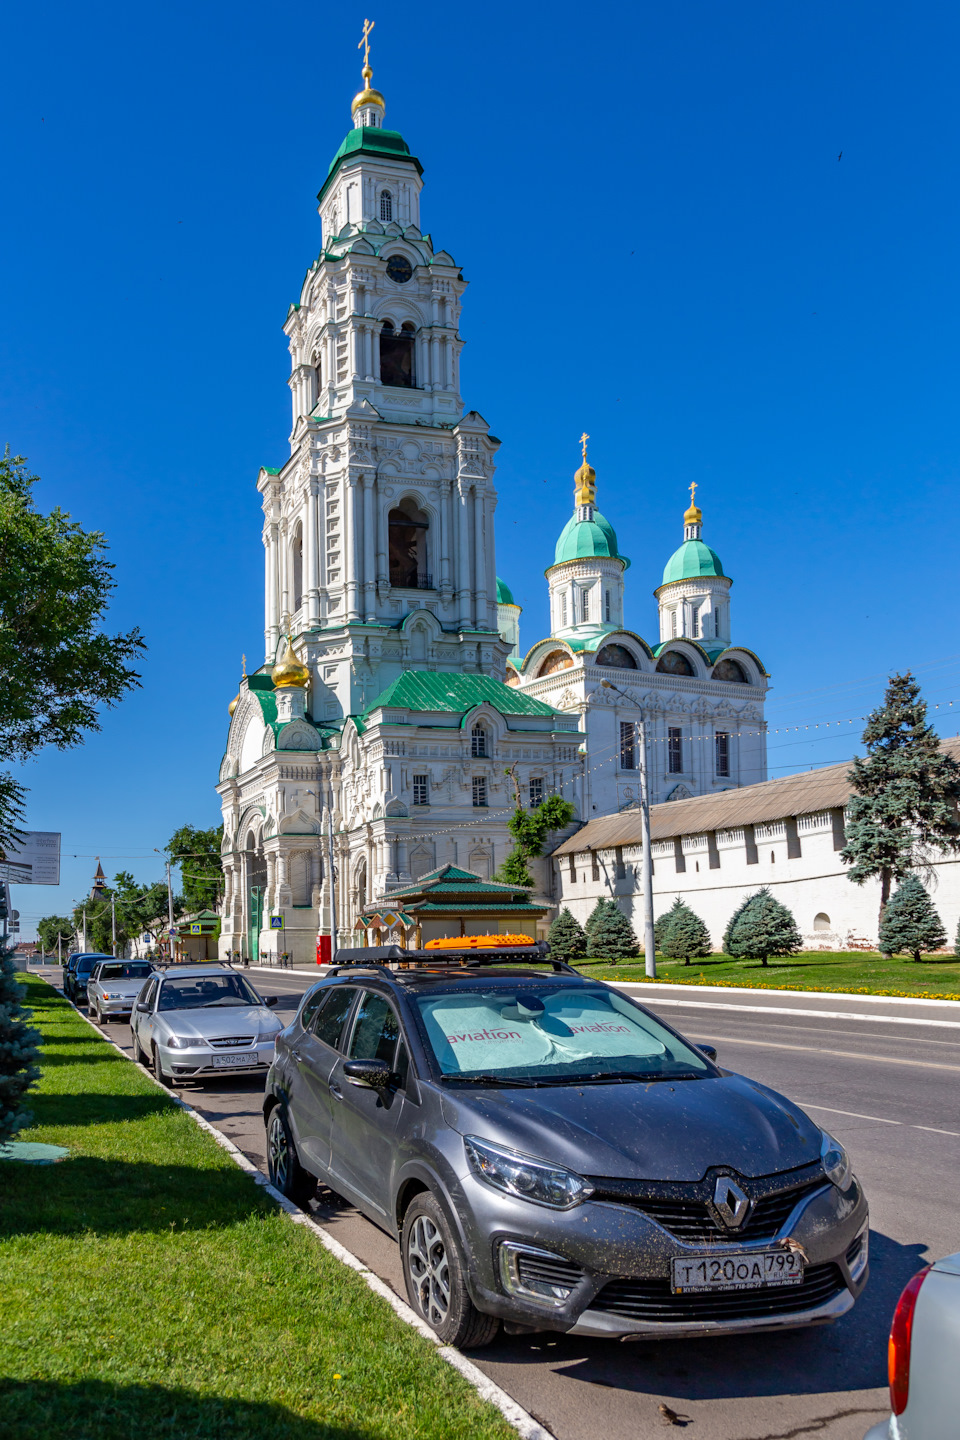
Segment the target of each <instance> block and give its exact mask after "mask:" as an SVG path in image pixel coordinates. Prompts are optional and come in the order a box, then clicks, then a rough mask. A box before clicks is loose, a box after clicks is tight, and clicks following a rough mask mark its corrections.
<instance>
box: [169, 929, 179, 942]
mask: <svg viewBox="0 0 960 1440" xmlns="http://www.w3.org/2000/svg"><path fill="white" fill-rule="evenodd" d="M167 934H168V935H169V936H170V938H171V940H176V938H177V935H178V934H179V931H177V930H168V931H167Z"/></svg>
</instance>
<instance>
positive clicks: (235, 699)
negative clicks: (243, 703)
mask: <svg viewBox="0 0 960 1440" xmlns="http://www.w3.org/2000/svg"><path fill="white" fill-rule="evenodd" d="M239 704H240V696H239V695H234V697H233V699H232V700H231V701H230V704H229V705H228V706H227V714H228V715H230V716H232V715H233V712H234V710H236V708H237V706H238V705H239Z"/></svg>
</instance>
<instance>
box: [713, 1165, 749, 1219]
mask: <svg viewBox="0 0 960 1440" xmlns="http://www.w3.org/2000/svg"><path fill="white" fill-rule="evenodd" d="M713 1203H714V1205H715V1206H716V1208H717V1213H718V1214H719V1216H720V1219H721V1220H722V1221H723V1223H724V1225H726V1226H727V1228H728V1229H729V1230H737V1229H739V1227H740V1226H741V1225H742V1224H743V1222H744V1220H746V1218H747V1216H748V1214H749V1213H750V1201H749V1199H748V1197H747V1196H746V1195H745V1194H744V1193H743V1191H742V1190H741V1189H740V1186H739V1185H738V1184H737V1182H736V1180H731V1179H730V1177H729V1175H721V1176H720V1178H719V1180H718V1181H717V1183H716V1185H715V1187H714V1191H713Z"/></svg>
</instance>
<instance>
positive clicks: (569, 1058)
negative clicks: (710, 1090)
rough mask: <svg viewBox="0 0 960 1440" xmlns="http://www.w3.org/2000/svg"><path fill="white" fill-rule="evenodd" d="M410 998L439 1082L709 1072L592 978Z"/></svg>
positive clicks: (699, 1058) (603, 1079) (694, 1054)
mask: <svg viewBox="0 0 960 1440" xmlns="http://www.w3.org/2000/svg"><path fill="white" fill-rule="evenodd" d="M416 1003H417V1006H418V1008H419V1011H420V1015H421V1017H422V1020H423V1026H424V1029H425V1031H426V1036H427V1039H428V1042H429V1044H430V1047H431V1049H432V1051H433V1054H434V1057H435V1059H436V1062H437V1065H438V1067H439V1069H440V1073H441V1076H442V1077H443V1078H444V1079H447V1080H453V1079H462V1080H467V1079H470V1078H478V1079H482V1080H483V1081H484V1082H486V1083H493V1084H496V1083H503V1084H564V1083H571V1082H577V1081H579V1082H583V1081H590V1082H594V1083H610V1082H612V1081H617V1080H622V1081H626V1080H673V1079H681V1078H690V1079H693V1078H700V1077H703V1076H706V1075H710V1074H713V1073H714V1071H713V1068H712V1066H710V1065H709V1064H708V1063H707V1061H706V1060H705V1058H704V1056H703V1054H702V1053H700V1052H698V1051H696V1050H694V1049H692V1048H691V1047H690V1046H689V1045H686V1044H684V1042H683V1041H682V1040H679V1039H678V1038H677V1036H676V1035H673V1034H671V1032H670V1031H669V1030H667V1029H666V1028H665V1027H664V1026H663V1025H660V1024H658V1023H657V1021H656V1020H654V1019H653V1018H652V1016H650V1015H646V1014H645V1013H644V1012H643V1011H642V1010H641V1009H639V1007H638V1006H636V1005H634V1004H632V1002H631V1001H630V1000H628V999H627V998H626V996H624V995H619V994H618V993H617V992H616V991H615V990H609V989H607V988H605V987H601V986H599V985H598V986H593V985H583V986H579V985H578V986H576V987H574V986H566V987H561V986H550V985H544V984H534V985H531V986H529V987H527V986H519V987H517V988H516V989H513V988H510V987H503V988H500V987H498V988H497V989H490V990H456V991H454V990H451V991H446V992H443V993H441V994H437V992H436V991H433V992H431V994H429V995H423V996H419V997H418V998H417V1002H416Z"/></svg>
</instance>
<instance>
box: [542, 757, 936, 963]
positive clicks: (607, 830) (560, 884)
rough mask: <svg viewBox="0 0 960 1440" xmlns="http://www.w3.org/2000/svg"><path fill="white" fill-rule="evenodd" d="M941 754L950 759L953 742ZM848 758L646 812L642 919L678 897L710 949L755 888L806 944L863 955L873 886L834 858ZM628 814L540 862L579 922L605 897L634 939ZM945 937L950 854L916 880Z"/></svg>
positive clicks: (870, 938) (635, 842) (634, 816)
mask: <svg viewBox="0 0 960 1440" xmlns="http://www.w3.org/2000/svg"><path fill="white" fill-rule="evenodd" d="M943 748H944V749H945V750H946V751H948V752H949V753H950V754H951V755H953V756H954V757H955V758H956V759H960V740H958V739H954V740H945V741H944V742H943ZM849 769H850V763H849V761H847V762H845V763H844V764H842V765H830V766H827V767H825V768H824V769H822V770H816V771H808V772H804V773H802V774H799V775H788V776H785V777H784V778H783V779H780V780H767V781H766V782H765V783H763V784H760V785H749V786H746V787H745V788H744V789H742V790H731V791H729V792H728V793H727V794H725V795H716V796H712V795H704V796H700V797H698V798H696V799H691V800H681V801H678V802H676V803H674V804H670V805H655V806H653V807H652V808H651V812H650V835H651V849H652V856H653V894H654V915H655V917H657V918H659V916H660V915H662V914H663V913H664V911H665V910H669V908H670V906H671V905H672V904H673V901H674V898H675V897H676V896H677V895H679V896H681V897H682V899H683V900H685V901H686V903H687V904H688V905H689V906H690V907H691V908H692V909H693V910H695V911H696V912H697V914H698V915H699V916H700V917H701V919H702V920H703V921H704V922H705V924H706V925H707V926H708V928H709V930H710V935H711V938H712V940H713V944H714V948H715V949H717V950H719V949H720V943H721V940H722V938H723V933H724V930H725V929H726V926H727V921H728V920H729V919H730V916H731V915H732V914H733V912H734V910H735V909H736V908H737V906H738V905H739V904H740V902H741V900H743V899H744V898H745V897H746V896H748V895H751V894H753V893H755V892H756V891H757V890H759V889H760V887H761V886H762V885H767V886H769V887H770V890H771V892H772V893H773V895H775V896H776V898H777V899H778V900H780V901H781V902H782V903H783V904H784V905H786V906H787V907H788V908H789V909H790V910H791V911H792V912H793V915H794V918H795V919H796V922H797V925H798V926H799V928H800V931H801V934H802V935H803V940H804V945H805V946H806V947H807V948H810V949H817V948H820V949H823V950H845V949H873V948H874V947H875V946H876V941H877V920H878V915H879V909H880V883H879V881H868V882H867V883H866V884H864V885H854V884H853V883H852V881H851V880H850V876H849V869H848V867H847V866H846V865H844V863H843V861H842V860H841V859H840V853H839V852H840V850H841V849H842V848H843V846H844V844H845V843H846V841H845V837H844V812H845V808H846V805H847V802H848V800H849V798H850V793H851V791H850V782H849V781H848V779H847V773H848V771H849ZM640 855H641V849H640V814H639V812H638V811H637V810H629V811H624V812H623V813H621V814H618V815H607V816H604V817H603V818H602V819H596V820H591V821H590V822H589V824H587V825H585V826H584V827H583V828H582V829H581V830H578V831H577V833H576V834H575V835H573V836H571V837H570V838H569V839H567V840H565V841H564V842H563V843H562V844H561V845H559V846H558V847H557V848H556V849H555V850H554V851H553V854H552V856H551V861H552V865H553V877H552V880H553V887H554V888H553V899H554V902H555V904H557V905H558V906H563V905H566V906H568V907H569V908H570V910H571V911H572V912H573V914H574V915H575V916H576V917H577V919H578V920H579V921H580V922H581V923H583V922H584V921H585V920H586V918H587V916H588V915H589V914H590V911H591V910H592V909H593V907H594V905H595V904H596V902H597V899H598V898H599V897H600V896H604V897H607V896H611V897H614V898H616V899H617V901H618V902H619V904H620V906H621V908H622V909H623V911H624V912H625V913H626V914H627V915H628V916H629V917H630V919H631V920H632V922H633V925H634V929H635V930H636V931H637V934H638V935H641V934H642V928H643V901H642V897H641V893H640ZM924 878H925V883H927V885H928V888H929V890H930V894H931V898H932V900H933V903H934V905H935V906H936V908H937V910H938V912H939V915H940V918H941V920H942V921H943V923H944V926H945V928H946V931H947V935H948V936H950V937H951V939H952V937H953V936H954V935H955V934H956V930H957V924H958V921H960V856H950V857H947V858H945V859H941V860H939V861H938V862H937V863H936V864H934V865H933V867H932V871H931V874H930V876H929V877H924Z"/></svg>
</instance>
